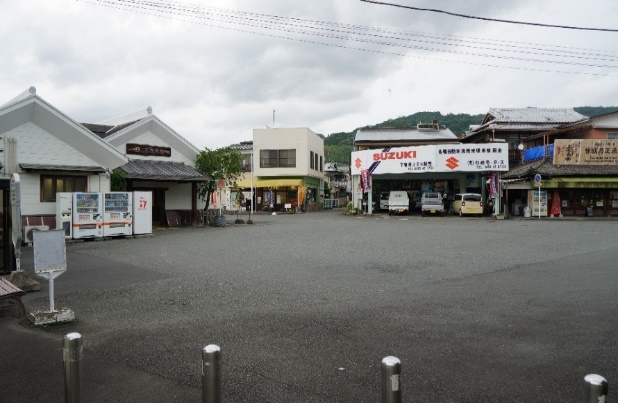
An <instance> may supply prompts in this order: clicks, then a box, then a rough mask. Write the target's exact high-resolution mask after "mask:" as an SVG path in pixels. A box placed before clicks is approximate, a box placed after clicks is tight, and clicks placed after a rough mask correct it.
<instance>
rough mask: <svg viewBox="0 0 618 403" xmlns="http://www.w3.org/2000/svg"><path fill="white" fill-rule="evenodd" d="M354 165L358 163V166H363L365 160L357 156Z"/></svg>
mask: <svg viewBox="0 0 618 403" xmlns="http://www.w3.org/2000/svg"><path fill="white" fill-rule="evenodd" d="M354 165H356V168H360V167H362V166H363V161H361V159H360V158H357V159H356V160H355V161H354Z"/></svg>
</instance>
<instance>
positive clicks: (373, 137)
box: [354, 128, 457, 141]
mask: <svg viewBox="0 0 618 403" xmlns="http://www.w3.org/2000/svg"><path fill="white" fill-rule="evenodd" d="M406 140H408V141H415V140H416V141H428V140H439V141H444V140H452V141H457V136H455V135H454V134H453V132H452V131H451V130H450V129H442V128H441V129H439V130H428V131H425V130H418V129H416V128H410V129H401V128H384V129H360V130H358V131H357V132H356V137H355V138H354V141H406Z"/></svg>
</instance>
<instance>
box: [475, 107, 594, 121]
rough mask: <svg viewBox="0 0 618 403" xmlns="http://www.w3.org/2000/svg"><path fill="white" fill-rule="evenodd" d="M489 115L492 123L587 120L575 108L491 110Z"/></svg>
mask: <svg viewBox="0 0 618 403" xmlns="http://www.w3.org/2000/svg"><path fill="white" fill-rule="evenodd" d="M487 115H491V116H492V117H493V119H490V120H491V123H538V124H543V123H545V124H548V123H550V124H564V123H573V122H577V121H578V120H582V119H586V116H584V115H582V114H580V113H577V112H575V109H573V108H490V109H489V112H488V113H487ZM485 119H487V117H486V118H485Z"/></svg>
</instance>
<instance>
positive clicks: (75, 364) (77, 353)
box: [62, 333, 84, 403]
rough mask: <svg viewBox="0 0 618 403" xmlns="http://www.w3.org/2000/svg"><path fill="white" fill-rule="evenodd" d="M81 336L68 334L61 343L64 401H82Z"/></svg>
mask: <svg viewBox="0 0 618 403" xmlns="http://www.w3.org/2000/svg"><path fill="white" fill-rule="evenodd" d="M83 354H84V350H83V345H82V335H81V334H79V333H68V334H67V335H66V336H64V339H63V341H62V356H63V357H62V358H63V361H64V401H65V402H67V403H79V402H81V400H82V364H81V362H82V358H83Z"/></svg>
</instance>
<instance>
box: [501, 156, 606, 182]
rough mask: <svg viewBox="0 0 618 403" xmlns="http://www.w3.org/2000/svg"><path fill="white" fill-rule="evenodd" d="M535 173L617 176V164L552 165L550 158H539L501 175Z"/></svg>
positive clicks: (503, 176) (522, 175)
mask: <svg viewBox="0 0 618 403" xmlns="http://www.w3.org/2000/svg"><path fill="white" fill-rule="evenodd" d="M536 174H541V175H542V176H546V177H549V178H551V177H555V176H618V165H554V164H553V161H552V160H551V159H541V160H537V161H531V162H527V163H524V164H521V165H517V166H515V167H513V168H511V170H509V172H507V173H505V174H503V175H502V179H516V178H531V177H533V176H534V175H536Z"/></svg>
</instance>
